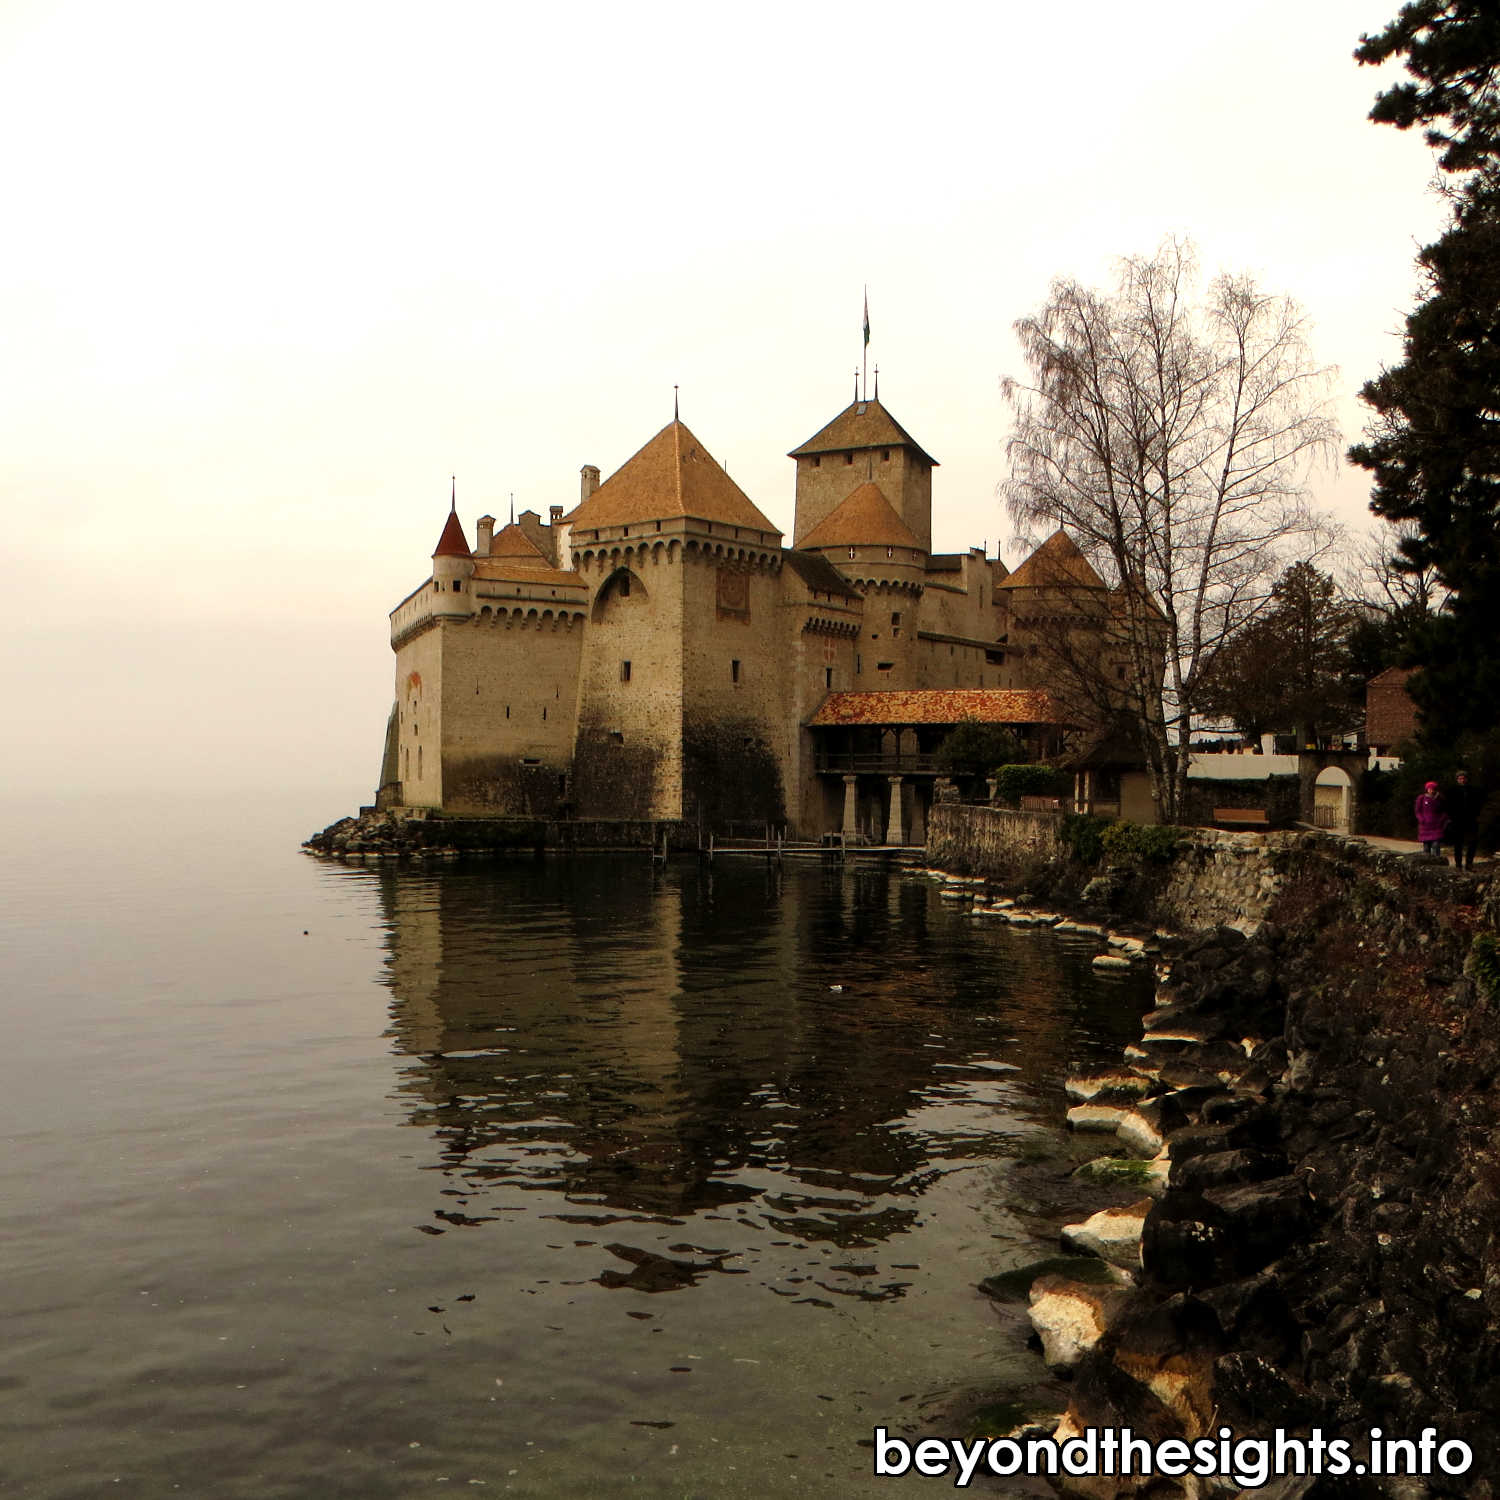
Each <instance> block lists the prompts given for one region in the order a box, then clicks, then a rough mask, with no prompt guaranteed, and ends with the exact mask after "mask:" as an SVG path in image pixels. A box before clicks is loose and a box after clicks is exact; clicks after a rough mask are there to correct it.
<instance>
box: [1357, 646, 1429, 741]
mask: <svg viewBox="0 0 1500 1500" xmlns="http://www.w3.org/2000/svg"><path fill="white" fill-rule="evenodd" d="M1415 675H1416V669H1415V668H1414V667H1387V668H1386V669H1385V671H1383V672H1382V673H1380V675H1379V676H1377V677H1372V678H1371V679H1370V680H1369V681H1368V682H1367V683H1366V684H1365V741H1366V743H1367V744H1368V745H1369V747H1370V750H1371V752H1372V753H1373V754H1375V755H1394V754H1396V752H1397V751H1398V750H1399V749H1400V747H1401V746H1402V745H1404V744H1406V743H1407V742H1408V741H1409V740H1413V739H1415V738H1416V734H1417V705H1416V704H1415V703H1414V702H1412V697H1411V694H1410V693H1409V692H1408V691H1407V687H1406V685H1407V683H1408V682H1410V681H1411V679H1412V677H1413V676H1415Z"/></svg>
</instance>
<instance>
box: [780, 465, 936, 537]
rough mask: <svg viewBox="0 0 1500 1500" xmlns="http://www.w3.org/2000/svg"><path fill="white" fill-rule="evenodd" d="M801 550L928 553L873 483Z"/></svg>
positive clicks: (843, 505) (863, 487) (813, 533)
mask: <svg viewBox="0 0 1500 1500" xmlns="http://www.w3.org/2000/svg"><path fill="white" fill-rule="evenodd" d="M798 545H799V546H801V547H804V548H806V547H849V546H860V547H913V548H915V549H916V550H917V551H918V552H921V551H923V550H925V549H924V548H923V546H922V544H921V542H919V541H918V540H917V538H916V537H915V536H914V535H913V534H912V531H911V528H910V527H909V526H908V525H907V524H906V522H905V521H903V520H902V519H901V517H900V516H899V515H897V514H896V508H895V507H894V506H893V505H892V504H891V502H890V501H889V500H887V499H886V498H885V492H884V491H883V490H882V489H881V488H880V486H879V485H878V484H876V483H875V482H874V481H873V480H867V481H866V482H865V483H864V484H862V485H860V487H859V488H858V489H857V490H855V491H854V493H853V494H851V495H849V496H847V497H846V498H845V499H844V500H842V501H841V502H840V503H839V504H838V505H836V506H835V507H834V508H833V510H831V511H830V512H829V513H828V514H827V515H826V516H824V517H823V519H822V520H821V521H819V522H818V524H817V525H816V526H814V527H813V529H812V530H811V531H809V532H808V534H807V535H806V536H805V537H803V538H802V540H801V542H799V543H798Z"/></svg>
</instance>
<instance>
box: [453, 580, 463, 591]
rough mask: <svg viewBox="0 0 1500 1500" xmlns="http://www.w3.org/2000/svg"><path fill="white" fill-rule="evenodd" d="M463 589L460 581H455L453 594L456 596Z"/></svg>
mask: <svg viewBox="0 0 1500 1500" xmlns="http://www.w3.org/2000/svg"><path fill="white" fill-rule="evenodd" d="M462 587H463V584H462V583H460V582H459V581H458V579H456V578H455V579H454V580H453V592H454V593H455V594H456V593H457V592H458V591H459V590H460V589H461V588H462Z"/></svg>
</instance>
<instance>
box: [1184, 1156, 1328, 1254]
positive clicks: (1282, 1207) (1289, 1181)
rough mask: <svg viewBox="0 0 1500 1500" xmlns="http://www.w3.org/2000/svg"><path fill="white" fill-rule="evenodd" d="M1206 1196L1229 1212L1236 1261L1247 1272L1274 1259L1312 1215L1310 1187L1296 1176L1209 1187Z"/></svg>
mask: <svg viewBox="0 0 1500 1500" xmlns="http://www.w3.org/2000/svg"><path fill="white" fill-rule="evenodd" d="M1203 1196H1204V1198H1205V1199H1207V1201H1208V1202H1209V1203H1211V1204H1213V1205H1214V1207H1215V1208H1217V1209H1218V1210H1219V1211H1220V1212H1221V1213H1222V1214H1223V1215H1224V1216H1225V1220H1226V1221H1227V1224H1228V1227H1229V1231H1230V1233H1231V1235H1232V1236H1233V1240H1234V1260H1235V1264H1236V1266H1237V1267H1238V1268H1239V1269H1240V1270H1241V1271H1246V1272H1247V1271H1258V1270H1259V1269H1260V1268H1261V1267H1262V1266H1264V1265H1266V1264H1267V1263H1268V1262H1270V1261H1272V1260H1274V1259H1275V1258H1276V1257H1277V1256H1278V1255H1280V1254H1281V1253H1282V1251H1284V1250H1286V1249H1287V1248H1288V1246H1290V1245H1291V1244H1293V1243H1294V1242H1295V1241H1296V1240H1297V1239H1298V1238H1299V1237H1300V1236H1301V1234H1302V1232H1303V1231H1304V1230H1305V1229H1306V1228H1307V1226H1308V1224H1309V1222H1310V1220H1311V1217H1312V1204H1311V1201H1310V1200H1309V1198H1308V1196H1307V1189H1306V1187H1305V1186H1304V1185H1303V1183H1302V1181H1301V1179H1300V1178H1296V1177H1273V1178H1271V1179H1269V1180H1268V1181H1265V1182H1250V1183H1243V1184H1241V1185H1239V1186H1236V1187H1223V1188H1206V1189H1205V1190H1204V1192H1203Z"/></svg>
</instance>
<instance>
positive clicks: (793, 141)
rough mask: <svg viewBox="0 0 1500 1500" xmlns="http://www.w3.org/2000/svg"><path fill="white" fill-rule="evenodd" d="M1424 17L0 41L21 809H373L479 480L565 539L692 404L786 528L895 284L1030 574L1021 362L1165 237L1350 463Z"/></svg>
mask: <svg viewBox="0 0 1500 1500" xmlns="http://www.w3.org/2000/svg"><path fill="white" fill-rule="evenodd" d="M1397 8H1398V6H1397V0H1364V3H1355V0H1258V3H1257V0H1240V3H1237V4H1234V5H1228V4H1210V3H1205V0H1158V3H1151V0H1142V3H1138V4H1134V5H1120V4H1118V3H1116V0H1111V3H1098V0H1079V3H1075V4H1071V5H1067V6H1036V5H1032V4H1026V5H1022V4H1018V3H1011V0H1001V3H993V0H992V3H991V4H989V5H987V6H959V5H955V4H947V3H937V4H929V5H927V6H924V7H913V6H910V5H901V6H896V5H888V4H866V5H863V6H853V7H851V6H848V5H841V4H824V3H818V0H812V3H807V0H804V3H802V4H797V5H787V4H763V5H760V6H758V7H755V8H753V9H745V8H743V7H741V8H729V7H712V6H704V5H691V6H689V5H678V4H673V5H662V4H657V5H650V6H640V7H632V6H621V5H616V4H611V5H602V4H595V3H590V0H582V3H576V4H573V5H569V6H553V7H544V6H535V5H527V6H521V5H513V4H503V3H488V4H475V3H448V4H441V3H429V4H424V5H415V4H411V5H392V4H380V3H369V0H362V3H359V4H354V3H318V0H298V3H296V4H280V3H263V4H259V5H256V6H253V7H248V6H233V7H231V6H227V5H218V4H213V3H205V0H182V3H170V0H136V3H133V4H130V5H122V4H120V3H118V0H0V138H3V139H4V140H5V141H6V142H7V143H8V149H7V150H6V152H5V153H4V155H3V157H0V202H3V204H4V209H5V222H6V228H5V233H4V235H3V238H0V350H3V355H0V496H3V501H4V514H5V518H6V525H7V530H8V532H9V540H8V543H7V545H6V546H5V548H4V549H3V553H0V556H3V564H0V567H3V573H0V581H3V583H4V586H5V589H6V594H7V597H8V600H9V602H10V610H9V616H10V619H11V629H12V631H13V632H15V633H16V634H18V635H19V646H20V662H21V673H20V682H19V685H18V690H17V689H16V688H14V687H13V691H12V692H11V694H9V695H8V696H9V702H10V707H11V709H12V713H13V714H14V716H15V717H14V718H13V719H12V724H13V729H12V732H11V733H10V734H9V735H8V736H7V741H8V745H9V749H10V755H9V757H8V762H9V763H8V765H7V767H6V770H7V773H8V774H7V776H6V778H5V779H6V781H8V783H9V784H10V786H11V788H12V790H13V791H17V792H21V793H23V794H30V793H34V792H37V791H42V790H47V789H55V790H61V791H69V790H72V789H73V788H75V787H76V788H78V789H81V790H83V789H86V790H91V791H109V790H113V789H115V788H131V789H134V790H136V791H138V792H139V793H141V794H142V795H162V794H170V793H172V792H174V791H179V790H187V791H196V790H201V789H205V788H209V787H212V786H213V785H214V784H215V783H217V782H222V783H223V784H225V785H227V786H229V787H231V788H240V789H243V790H245V791H246V792H247V793H257V794H259V793H262V792H264V791H266V790H268V789H274V788H275V787H277V786H279V785H291V784H294V783H295V784H299V785H304V786H305V785H313V784H323V785H328V786H329V787H332V788H336V789H341V790H340V791H339V792H338V793H337V795H336V796H335V798H334V801H335V802H337V800H338V796H342V797H343V801H342V802H340V803H338V805H330V806H329V807H328V817H329V819H332V818H333V817H335V816H337V815H339V814H341V813H342V812H345V811H347V810H350V808H351V807H352V805H353V803H355V802H357V801H361V800H368V799H369V797H370V796H371V795H372V794H373V788H374V780H375V777H376V773H377V771H378V762H379V751H380V740H381V735H382V732H383V729H384V723H385V715H386V712H387V710H388V708H389V704H390V698H391V674H392V662H393V658H392V656H391V653H390V649H389V643H388V642H389V635H388V627H387V620H386V616H387V613H388V612H389V610H390V609H391V608H393V607H394V606H395V604H396V603H397V602H398V601H399V600H400V599H401V598H403V597H404V596H405V595H406V594H407V593H409V592H410V591H411V590H412V589H413V588H414V587H416V586H417V585H418V584H419V583H420V582H421V581H422V580H423V579H424V578H425V577H426V576H427V572H428V567H429V562H428V559H429V557H430V554H431V552H432V548H433V545H434V543H435V541H436V539H437V535H438V532H439V530H440V529H441V526H442V522H443V518H444V514H445V512H446V511H447V507H448V492H449V475H450V474H456V475H457V485H458V502H459V511H460V514H461V516H462V518H463V520H464V524H465V527H466V529H467V531H468V533H469V536H470V540H471V542H472V540H473V529H474V528H473V522H474V518H475V517H476V516H478V515H479V514H481V513H482V512H484V511H489V512H491V513H493V514H495V515H497V516H500V517H501V518H502V519H503V518H504V517H505V515H506V513H507V508H508V506H509V503H510V502H509V497H510V495H511V494H512V493H513V494H514V496H515V504H516V509H517V510H518V511H519V510H522V509H525V508H528V507H530V508H533V509H536V510H538V511H540V512H541V513H542V514H543V515H544V516H545V514H546V512H547V507H548V506H549V505H551V504H561V505H566V506H568V507H570V508H571V506H572V505H573V503H574V502H575V501H576V498H577V493H578V470H579V468H580V466H581V465H583V464H586V463H593V464H597V465H599V467H600V468H601V470H602V471H603V472H604V473H605V475H608V474H609V473H610V472H612V471H613V470H614V469H616V468H617V467H619V465H620V464H621V463H623V462H624V461H625V460H626V459H627V458H628V457H629V456H630V455H631V454H632V453H633V452H635V450H636V449H637V448H639V447H640V446H641V445H642V444H643V443H645V442H646V441H647V440H648V439H649V438H650V437H651V436H652V435H653V434H654V433H656V432H657V431H658V430H659V429H660V428H661V426H662V425H663V424H664V423H665V422H666V421H668V420H669V419H670V417H671V413H672V387H673V385H674V384H677V385H680V386H681V401H682V415H683V420H684V421H686V422H687V423H688V424H689V425H690V426H691V427H692V428H693V430H694V432H696V433H697V435H698V437H699V438H700V439H701V440H702V441H703V442H704V443H705V444H706V445H707V447H708V448H709V450H710V451H711V452H712V453H713V454H714V455H715V457H717V458H718V459H719V460H720V462H721V463H723V464H724V465H725V466H726V467H727V468H728V470H729V472H730V473H731V474H732V475H733V477H734V478H735V480H736V481H737V482H738V483H739V484H740V486H741V487H742V488H743V489H744V490H745V491H746V493H747V494H749V496H750V498H751V499H752V500H754V501H755V502H756V504H757V505H759V506H760V508H761V509H762V510H763V511H765V512H766V513H767V514H768V515H769V516H770V517H771V518H772V520H774V521H775V522H776V523H777V524H778V525H780V526H782V527H783V528H784V529H785V530H786V531H787V532H788V533H790V531H791V521H792V481H793V467H792V463H791V461H790V460H789V459H788V458H786V457H785V454H786V453H787V451H788V450H789V449H791V448H793V447H795V446H797V445H798V444H799V443H801V442H802V441H804V440H805V439H806V438H808V437H810V436H811V435H812V433H814V432H815V431H816V430H817V429H818V428H819V427H821V426H822V425H823V424H824V423H825V422H826V421H828V420H829V419H830V418H831V417H832V416H834V415H835V414H836V413H837V412H838V411H839V410H841V409H842V408H843V407H844V406H845V405H846V404H847V403H848V401H849V399H850V397H851V395H852V392H853V371H854V368H855V366H856V365H857V364H858V363H859V357H860V352H861V350H860V303H861V295H862V290H863V288H864V287H865V286H866V285H868V287H869V299H870V319H871V325H872V340H871V345H870V351H869V352H870V361H871V365H872V367H873V366H874V365H875V364H879V366H880V372H881V373H880V390H881V397H882V399H883V400H884V402H885V403H886V405H887V406H888V407H889V408H890V409H891V411H892V412H893V414H894V415H895V416H896V417H897V418H898V420H900V421H901V422H902V424H903V425H904V426H905V427H906V428H907V430H908V431H910V432H911V434H912V435H913V437H915V438H916V440H917V441H918V442H919V443H921V444H922V446H923V447H924V448H926V449H927V451H928V452H929V453H931V454H932V455H933V456H934V457H936V458H937V459H938V460H939V462H940V464H941V467H940V468H939V469H938V471H937V474H936V476H935V481H934V544H935V546H937V547H938V548H940V549H944V548H949V549H958V548H961V547H966V546H969V545H977V544H978V543H980V542H982V541H987V542H988V544H989V548H990V551H991V552H992V553H993V552H994V550H995V548H996V544H997V542H1000V543H1005V544H1007V545H1006V546H1005V548H1004V555H1006V556H1007V558H1008V559H1010V560H1012V561H1014V560H1015V553H1014V549H1012V548H1011V547H1009V545H1008V542H1009V536H1010V528H1009V526H1008V524H1007V522H1006V520H1005V518H1004V516H1003V513H1002V509H1001V505H1000V502H999V500H998V499H997V498H996V493H995V490H996V486H997V484H998V483H999V482H1000V481H1001V480H1002V479H1003V478H1004V476H1005V461H1004V441H1005V437H1006V426H1007V417H1006V412H1005V408H1004V406H1003V403H1002V401H1001V399H1000V391H999V382H1000V378H1001V376H1002V375H1004V374H1017V375H1020V374H1024V368H1023V366H1022V364H1021V362H1020V359H1019V356H1018V354H1017V350H1016V346H1015V343H1014V341H1013V338H1012V334H1011V325H1012V324H1013V323H1014V321H1015V320H1016V319H1017V318H1019V317H1021V316H1024V315H1026V314H1028V313H1031V312H1034V311H1035V310H1036V309H1037V308H1039V307H1040V305H1041V303H1042V301H1043V300H1044V298H1045V296H1046V293H1047V286H1048V283H1049V281H1050V280H1051V279H1052V278H1053V277H1055V276H1060V275H1068V276H1077V277H1080V278H1083V279H1085V280H1088V281H1092V282H1103V281H1106V280H1107V279H1108V278H1109V276H1110V273H1111V264H1112V261H1113V259H1114V258H1115V257H1117V256H1120V255H1125V254H1132V253H1139V252H1148V251H1150V250H1152V249H1153V248H1154V247H1155V246H1156V244H1157V243H1158V242H1159V241H1160V240H1161V238H1162V237H1163V236H1164V235H1166V234H1185V235H1189V236H1191V237H1192V238H1193V239H1194V241H1195V242H1196V244H1197V247H1198V252H1199V257H1200V260H1201V261H1202V264H1203V266H1204V268H1205V270H1206V271H1208V272H1210V273H1211V272H1214V271H1217V270H1219V269H1226V270H1233V271H1250V272H1253V273H1254V274H1255V275H1256V276H1257V277H1258V278H1259V280H1260V281H1261V283H1262V284H1263V285H1264V286H1265V287H1266V288H1267V289H1269V290H1273V291H1279V292H1286V293H1289V294H1291V295H1292V296H1294V297H1296V298H1297V299H1298V300H1299V301H1300V302H1301V303H1302V304H1303V306H1304V307H1305V309H1306V311H1307V313H1308V315H1309V317H1310V318H1311V321H1312V325H1313V334H1312V338H1313V344H1314V350H1315V353H1316V355H1317V357H1318V358H1319V360H1320V361H1321V362H1324V363H1326V364H1330V365H1335V366H1337V367H1338V370H1339V379H1338V382H1337V388H1338V390H1339V391H1340V393H1341V394H1340V399H1339V404H1338V415H1339V418H1340V421H1341V422H1342V425H1343V427H1344V431H1345V438H1346V441H1347V440H1349V439H1351V438H1353V437H1354V436H1356V435H1357V433H1358V431H1359V428H1360V426H1361V424H1362V422H1363V416H1362V413H1361V409H1360V408H1359V406H1358V404H1357V403H1356V401H1355V399H1354V395H1355V392H1356V391H1357V390H1358V387H1359V385H1360V384H1361V383H1362V382H1363V381H1364V380H1366V379H1368V378H1369V377H1370V376H1371V375H1373V374H1375V373H1376V372H1377V371H1378V370H1379V368H1380V367H1381V365H1382V364H1383V363H1389V362H1392V361H1394V360H1395V359H1397V358H1399V330H1400V326H1401V320H1402V317H1403V316H1404V314H1405V312H1406V311H1407V309H1408V308H1409V307H1410V305H1411V303H1412V300H1413V297H1414V293H1415V290H1416V275H1415V271H1414V268H1413V254H1414V252H1415V250H1416V248H1417V246H1418V245H1420V244H1421V243H1423V242H1424V241H1425V240H1428V239H1431V238H1432V237H1433V235H1434V234H1435V233H1436V232H1437V229H1438V227H1439V225H1440V224H1441V222H1442V217H1443V215H1442V208H1441V204H1440V203H1439V202H1438V200H1437V199H1436V198H1435V197H1434V196H1433V194H1432V193H1431V191H1430V182H1431V179H1432V158H1431V153H1430V152H1429V150H1428V149H1427V148H1426V146H1424V145H1423V143H1422V142H1421V140H1420V139H1419V138H1417V137H1415V136H1411V135H1401V134H1398V133H1397V132H1395V131H1393V130H1391V129H1389V128H1388V127H1377V126H1374V125H1371V124H1369V123H1368V122H1367V120H1366V119H1365V116H1366V113H1367V111H1368V109H1369V106H1370V103H1371V100H1372V98H1373V95H1374V93H1375V92H1376V90H1377V89H1378V88H1379V87H1380V86H1381V75H1379V74H1377V73H1374V72H1372V71H1371V70H1369V69H1360V68H1357V67H1356V66H1355V64H1354V62H1353V60H1352V58H1351V53H1352V51H1353V49H1354V46H1355V45H1356V43H1357V41H1358V38H1359V35H1360V33H1361V32H1364V31H1370V30H1376V29H1379V28H1380V27H1382V26H1383V25H1384V24H1385V23H1386V22H1387V21H1388V20H1389V19H1390V17H1391V16H1392V15H1393V14H1394V13H1395V10H1396V9H1397ZM1387 76H1389V75H1387ZM1316 493H1317V496H1318V499H1319V501H1320V503H1321V504H1323V505H1324V506H1326V507H1328V508H1329V509H1331V510H1333V511H1335V512H1336V513H1337V514H1338V516H1339V517H1340V519H1342V520H1343V521H1344V522H1345V523H1346V524H1350V525H1353V526H1365V525H1366V524H1368V522H1367V518H1366V516H1365V513H1364V506H1365V501H1366V498H1367V494H1368V481H1367V476H1365V475H1364V474H1363V473H1361V472H1359V471H1351V470H1343V471H1342V472H1332V471H1327V472H1324V473H1323V474H1321V475H1320V476H1319V477H1318V479H1317V486H1316ZM12 681H13V683H14V678H13V679H12ZM7 717H9V716H7ZM342 789H346V794H345V791H344V790H342Z"/></svg>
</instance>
